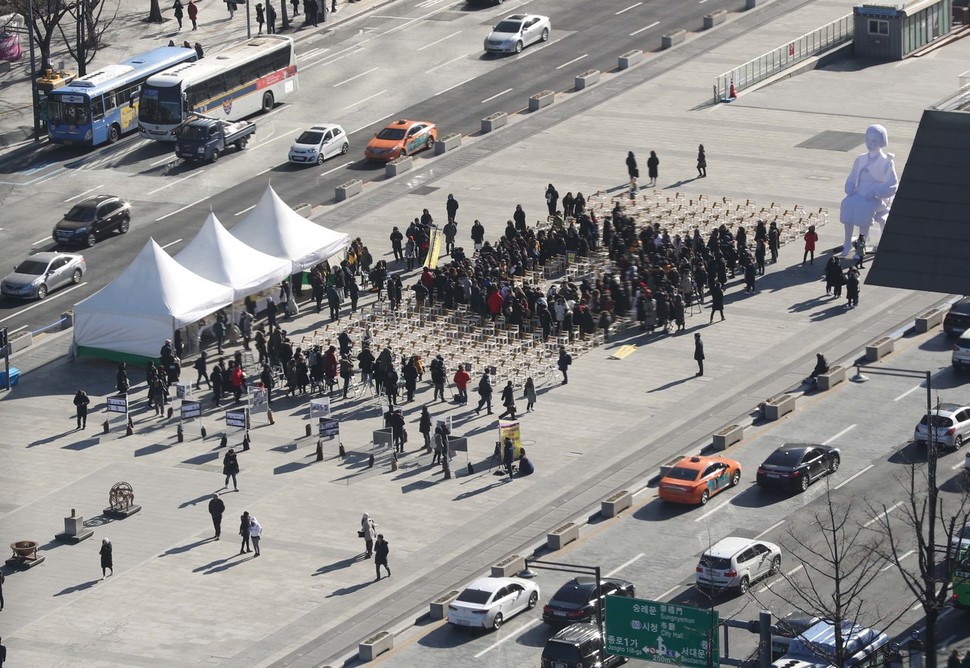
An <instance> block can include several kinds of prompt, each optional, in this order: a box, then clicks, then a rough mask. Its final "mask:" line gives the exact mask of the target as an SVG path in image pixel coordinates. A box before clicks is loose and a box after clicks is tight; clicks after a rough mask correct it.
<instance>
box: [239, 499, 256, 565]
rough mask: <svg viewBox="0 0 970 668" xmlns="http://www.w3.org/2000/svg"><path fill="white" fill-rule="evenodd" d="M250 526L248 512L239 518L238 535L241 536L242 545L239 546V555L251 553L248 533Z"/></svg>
mask: <svg viewBox="0 0 970 668" xmlns="http://www.w3.org/2000/svg"><path fill="white" fill-rule="evenodd" d="M252 524H253V523H252V521H251V520H250V519H249V511H248V510H247V511H246V512H244V513H243V514H242V515H240V516H239V535H240V536H242V543H241V544H240V545H239V554H243V553H245V552H252V550H251V549H249V533H250V527H252Z"/></svg>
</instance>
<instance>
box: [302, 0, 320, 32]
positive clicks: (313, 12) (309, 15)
mask: <svg viewBox="0 0 970 668" xmlns="http://www.w3.org/2000/svg"><path fill="white" fill-rule="evenodd" d="M319 11H320V5H318V4H317V0H307V3H306V8H305V10H304V12H305V14H306V21H307V23H309V24H311V25H313V27H314V28H316V27H317V26H318V25H319V19H318V18H317V16H318V12H319Z"/></svg>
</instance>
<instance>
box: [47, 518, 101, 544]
mask: <svg viewBox="0 0 970 668" xmlns="http://www.w3.org/2000/svg"><path fill="white" fill-rule="evenodd" d="M93 535H94V531H93V530H91V529H88V528H86V527H85V526H84V518H83V517H80V516H76V517H65V518H64V532H63V533H59V534H57V535H55V536H54V540H58V541H60V542H62V543H70V544H71V545H77V544H78V543H80V542H81V541H82V540H87V539H88V538H90V537H91V536H93Z"/></svg>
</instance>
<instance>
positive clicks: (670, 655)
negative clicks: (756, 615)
mask: <svg viewBox="0 0 970 668" xmlns="http://www.w3.org/2000/svg"><path fill="white" fill-rule="evenodd" d="M717 630H718V614H717V611H716V610H701V609H700V608H692V607H689V606H686V605H674V604H672V603H664V602H661V601H646V600H643V599H637V598H626V597H622V596H607V597H606V651H607V652H609V653H610V654H617V655H620V656H626V657H630V658H633V659H642V660H644V661H653V662H654V663H668V664H673V665H677V666H686V667H687V668H707V666H708V665H709V663H708V661H709V659H710V661H711V662H712V663H713V664H714V665H717V663H718V656H719V652H718V637H717Z"/></svg>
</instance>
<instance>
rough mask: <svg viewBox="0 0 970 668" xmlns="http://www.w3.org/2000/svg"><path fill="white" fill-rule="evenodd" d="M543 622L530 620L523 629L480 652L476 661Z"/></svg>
mask: <svg viewBox="0 0 970 668" xmlns="http://www.w3.org/2000/svg"><path fill="white" fill-rule="evenodd" d="M541 621H542V620H541V619H533V620H530V621H529V622H528V623H527V624H525V625H524V626H522V628H520V629H519V630H518V631H516V632H515V633H513V634H511V635H507V636H505V637H504V638H502V639H501V640H499V641H498V642H495V643H492V644H491V645H489V646H488V647H486V648H485V649H483V650H482V651H481V652H479V653H478V654H476V655H475V658H476V659H478V658H481V656H482V655H484V654H486V653H487V652H491V651H492V650H493V649H495V648H496V647H498V646H499V645H501V644H502V643H505V642H508V641H509V640H511V639H512V638H517V637H519V636H520V635H522V634H523V633H524V632H525V631H526V630H528V629H531V628H532V627H533V626H535V625H536V624H538V623H539V622H541Z"/></svg>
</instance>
